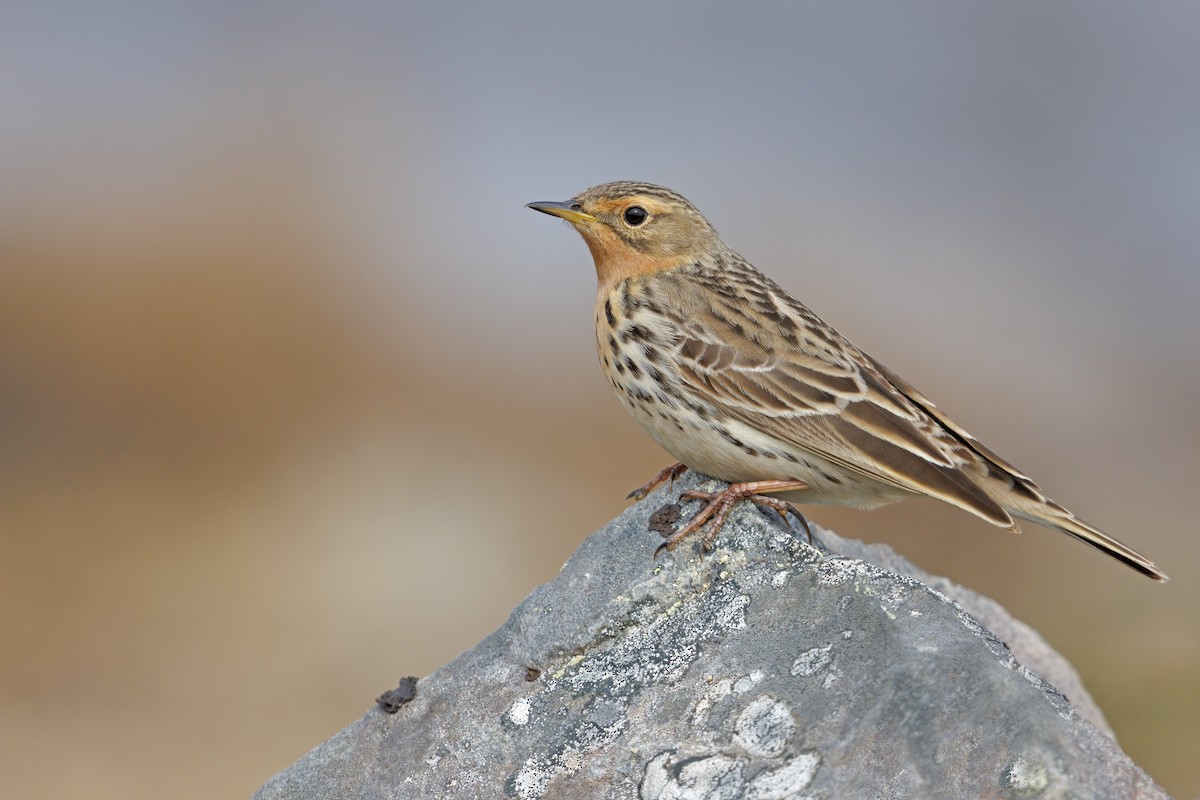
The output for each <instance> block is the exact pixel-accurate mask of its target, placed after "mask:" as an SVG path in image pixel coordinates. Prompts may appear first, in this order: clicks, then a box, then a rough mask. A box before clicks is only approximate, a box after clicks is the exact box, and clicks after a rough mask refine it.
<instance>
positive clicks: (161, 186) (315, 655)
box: [0, 2, 1200, 800]
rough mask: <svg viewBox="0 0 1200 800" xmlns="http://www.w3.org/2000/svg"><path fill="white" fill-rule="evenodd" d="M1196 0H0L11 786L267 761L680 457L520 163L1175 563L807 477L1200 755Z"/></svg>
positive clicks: (295, 747)
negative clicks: (823, 328) (659, 234)
mask: <svg viewBox="0 0 1200 800" xmlns="http://www.w3.org/2000/svg"><path fill="white" fill-rule="evenodd" d="M1198 23H1200V9H1197V8H1196V7H1194V6H1187V5H1179V4H1168V3H1161V4H1160V3H1149V4H1141V5H1139V6H1138V8H1137V9H1133V8H1132V7H1130V8H1126V7H1124V6H1122V5H1119V4H1114V5H1111V6H1109V5H1104V4H1093V3H1089V4H1086V5H1084V4H1069V3H1068V4H1056V5H1054V6H1049V5H1028V6H1021V7H1013V6H1007V5H1005V6H1000V5H992V6H984V7H980V6H970V7H967V6H962V5H959V4H953V3H946V4H940V5H939V4H927V5H922V6H920V7H919V8H916V7H913V8H908V9H900V8H899V7H895V6H893V5H892V4H887V3H878V4H875V5H874V6H870V5H867V6H857V5H856V6H855V7H854V8H853V9H852V8H851V7H849V6H843V5H840V4H839V5H837V6H833V5H830V6H829V7H825V8H819V7H809V6H796V7H792V6H789V5H784V4H780V5H773V4H762V5H758V6H754V7H752V8H743V7H738V8H734V7H732V6H730V7H725V6H722V5H718V4H712V5H709V4H691V3H689V4H671V3H664V4H654V5H652V6H648V5H638V4H627V3H622V2H617V3H605V4H603V5H600V6H597V5H593V6H591V7H586V8H585V7H579V8H575V7H566V6H563V5H562V4H551V3H543V4H520V5H515V6H512V5H504V6H496V7H495V8H483V7H478V8H474V9H464V8H461V7H454V8H452V7H450V6H449V5H446V6H438V5H437V4H420V5H418V4H406V3H400V4H395V3H390V4H383V3H379V4H351V5H349V6H347V5H342V6H339V7H338V8H337V9H336V10H333V9H331V8H330V9H326V8H323V7H321V6H317V5H312V4H307V5H305V4H301V5H295V4H254V5H249V4H233V3H228V4H223V3H206V4H189V3H175V4H171V3H167V4H158V5H154V6H142V5H137V4H126V5H122V4H120V3H118V4H115V5H114V4H105V8H104V9H101V8H100V7H99V6H96V5H91V4H85V3H80V2H74V3H71V2H68V3H65V4H60V5H57V6H53V7H51V4H28V5H21V4H17V6H16V7H15V8H13V9H10V10H8V11H6V12H5V24H4V26H3V28H2V29H0V67H2V69H0V74H2V75H4V78H3V80H0V99H3V101H4V108H5V114H4V119H3V124H2V126H0V601H2V603H0V609H2V610H0V637H2V639H0V640H2V641H3V642H4V647H3V651H2V653H0V749H2V750H3V752H5V753H6V754H7V755H8V759H7V765H6V767H5V781H4V782H5V784H6V787H7V788H8V791H9V793H10V794H11V795H12V796H33V795H36V796H45V797H88V798H110V797H111V798H150V797H162V796H170V797H174V798H182V799H183V800H186V799H187V798H193V797H194V798H201V797H205V798H207V797H214V796H235V797H236V796H245V795H248V794H249V793H250V792H252V791H253V790H254V789H255V788H256V787H257V786H258V785H259V784H260V783H261V782H262V781H264V780H265V779H266V778H268V777H269V776H270V775H271V774H273V773H274V772H276V771H278V770H279V769H282V768H283V767H285V766H287V765H288V764H289V763H290V762H292V761H293V760H295V759H296V758H298V757H299V756H300V755H301V754H302V753H303V752H304V751H306V750H307V749H308V748H310V747H312V746H314V745H316V744H318V743H319V742H320V741H322V740H323V739H325V738H326V737H327V736H329V735H331V734H332V733H334V732H335V731H336V730H338V729H339V728H341V727H342V726H344V725H345V724H347V723H349V722H350V721H352V720H353V719H355V718H356V717H358V716H359V715H360V714H361V713H362V712H363V711H364V710H365V709H367V708H368V707H369V706H370V705H371V704H372V701H373V698H374V697H375V696H376V695H378V694H379V693H380V692H382V691H383V690H385V689H388V688H390V687H391V686H393V685H394V684H395V682H396V680H397V679H398V678H400V677H401V676H403V675H407V674H413V675H423V674H427V673H429V672H431V671H432V670H434V669H436V668H437V667H438V666H439V665H441V664H442V663H444V662H446V661H447V660H449V659H450V658H452V657H453V656H455V655H456V654H457V653H459V652H460V651H462V650H464V649H466V648H469V647H471V646H472V645H473V644H474V643H475V642H476V641H478V640H479V639H480V638H482V637H483V636H484V635H485V634H487V633H488V632H489V631H491V630H492V629H494V628H495V627H496V626H497V625H499V624H500V623H501V622H502V621H503V620H504V618H505V617H506V616H507V613H508V611H509V609H511V608H512V607H513V606H514V605H515V604H516V603H517V602H519V601H520V599H521V598H522V597H523V596H524V595H525V594H526V593H528V592H529V591H530V590H531V589H532V588H533V587H534V586H535V585H537V584H538V583H541V582H544V581H547V580H549V579H551V578H552V577H553V576H554V575H555V573H556V571H557V569H558V567H559V566H560V565H561V564H562V562H563V561H564V560H565V559H566V558H567V557H568V556H569V555H570V553H571V552H572V551H573V550H574V548H575V547H576V546H577V545H578V544H579V542H580V541H581V540H582V539H583V538H584V537H585V536H586V535H587V534H588V533H589V532H591V531H592V530H594V529H595V528H597V527H599V526H601V525H603V524H604V523H605V522H606V521H607V520H608V519H610V518H611V517H612V516H614V515H616V514H617V513H618V512H619V511H620V510H621V509H622V508H623V507H624V504H625V501H624V500H623V499H622V498H623V497H624V494H625V492H627V491H628V490H629V489H631V488H633V487H634V486H635V485H638V484H640V483H642V482H643V481H645V480H646V479H647V478H648V477H649V476H650V475H651V474H653V472H654V471H656V470H657V469H658V468H660V467H662V466H664V465H665V464H666V463H667V462H668V460H669V459H668V458H667V457H666V456H665V454H663V453H661V452H659V451H658V450H657V449H656V447H655V446H654V445H653V444H652V443H651V442H650V441H649V440H648V439H647V438H646V437H645V436H644V435H643V434H642V433H641V432H640V431H639V430H638V429H637V427H636V425H635V424H634V423H633V422H632V420H630V419H628V418H627V417H626V416H625V414H624V412H623V411H622V410H621V408H620V407H619V405H618V403H617V401H616V400H615V398H613V397H612V396H611V393H610V390H609V389H608V387H607V384H606V383H605V381H604V379H603V378H602V377H601V374H600V370H599V368H598V366H597V364H596V359H595V355H594V350H593V342H592V336H593V334H592V329H591V303H592V292H593V285H594V277H593V275H592V271H591V264H590V257H589V256H588V253H587V250H586V248H585V247H584V246H583V244H582V242H581V241H579V240H578V237H576V236H575V235H574V234H573V233H571V232H570V231H568V230H565V229H564V228H563V227H562V226H560V225H555V224H551V221H550V220H548V219H547V218H545V217H541V216H539V215H536V214H534V213H533V212H531V211H528V210H526V209H524V208H523V205H524V203H526V202H529V201H533V200H548V199H566V198H567V197H569V196H570V195H572V194H574V193H575V192H577V191H579V190H581V189H583V188H585V187H586V186H588V185H591V184H595V183H599V182H603V181H607V180H614V179H619V178H634V179H642V180H652V181H657V182H661V183H664V184H667V185H669V186H671V187H673V188H676V189H678V190H680V191H682V192H683V193H684V194H686V195H687V196H688V197H689V198H691V199H692V200H693V201H695V202H696V203H697V205H698V206H699V207H700V208H701V209H702V210H703V211H704V212H705V213H706V214H707V215H708V216H709V217H710V218H711V219H712V220H713V222H714V223H715V225H716V226H717V228H718V229H719V230H720V231H721V233H722V234H723V235H724V237H725V239H726V240H727V241H728V242H730V244H732V245H733V246H734V247H735V248H737V249H738V250H739V251H741V252H742V253H743V254H744V255H746V256H747V257H748V258H750V259H751V260H752V261H753V262H754V263H756V264H758V265H759V266H760V267H762V268H764V269H765V270H766V271H768V272H770V273H771V274H772V275H773V277H775V278H776V279H777V280H778V281H779V282H780V283H782V284H783V285H784V286H786V287H788V288H789V289H790V290H792V291H793V292H794V293H795V294H796V295H797V296H798V297H800V298H801V299H802V300H803V301H805V302H807V303H808V304H809V305H811V306H812V307H813V308H814V309H816V310H817V312H818V313H820V314H822V315H823V316H824V317H825V318H826V319H827V320H829V321H830V322H832V323H833V324H835V325H836V326H838V327H839V328H840V329H841V330H842V331H843V332H844V333H846V334H848V335H849V336H850V337H851V338H852V339H854V340H855V341H856V342H857V343H858V344H860V345H861V346H863V347H864V348H865V349H866V350H867V351H868V352H871V353H872V354H873V355H875V356H877V357H878V358H880V360H882V361H883V362H884V363H886V364H888V365H889V366H890V367H892V368H893V369H895V370H897V371H898V372H900V373H901V374H903V375H905V376H906V377H907V378H908V379H910V380H911V381H912V382H914V383H915V384H916V385H917V386H919V387H921V389H922V390H923V391H924V392H925V393H926V394H928V395H930V396H931V397H932V398H933V399H934V400H935V401H937V402H938V403H939V405H940V406H942V407H943V408H945V409H947V410H949V411H950V412H951V413H952V414H953V415H954V416H955V417H956V418H957V419H958V420H959V421H960V422H961V423H963V424H964V425H965V426H966V427H967V428H968V429H969V430H971V431H972V432H973V433H975V434H976V435H977V436H979V438H981V439H982V440H983V441H984V442H985V443H987V444H989V445H990V446H992V447H994V448H995V449H997V450H999V451H1000V452H1001V453H1002V454H1003V455H1004V456H1005V457H1007V458H1009V459H1010V460H1012V461H1013V462H1015V463H1016V464H1017V465H1019V466H1020V467H1021V468H1022V469H1024V470H1026V471H1027V472H1029V473H1031V474H1032V475H1033V476H1034V477H1035V478H1036V479H1037V480H1038V481H1039V483H1041V485H1042V486H1043V487H1044V488H1046V489H1048V490H1049V491H1050V492H1051V494H1052V495H1053V496H1054V497H1055V498H1056V499H1058V500H1060V501H1062V502H1064V503H1065V504H1067V505H1068V506H1070V507H1071V508H1072V509H1074V510H1076V511H1078V512H1079V513H1081V514H1082V515H1083V516H1085V517H1087V518H1088V519H1090V520H1092V521H1094V522H1096V523H1098V524H1100V525H1102V526H1103V527H1104V528H1105V529H1107V530H1109V531H1111V532H1113V533H1115V534H1116V535H1118V536H1120V537H1121V538H1122V539H1124V540H1125V541H1127V542H1129V543H1130V544H1131V545H1133V546H1134V547H1136V548H1137V549H1139V550H1141V551H1142V552H1144V553H1146V554H1148V555H1149V556H1150V557H1151V558H1153V559H1155V560H1156V561H1157V562H1158V564H1159V565H1160V566H1162V567H1163V568H1164V569H1165V570H1166V571H1167V572H1168V573H1169V574H1171V576H1172V578H1173V580H1172V582H1171V583H1169V584H1167V585H1166V586H1157V585H1154V584H1152V583H1151V582H1150V581H1147V580H1145V579H1142V578H1140V577H1138V576H1137V575H1135V574H1134V573H1133V572H1131V571H1129V570H1127V569H1125V568H1123V567H1121V566H1120V565H1118V564H1116V563H1115V562H1111V561H1109V560H1108V559H1105V558H1103V557H1102V556H1099V555H1098V554H1095V553H1094V552H1093V551H1091V550H1089V549H1087V548H1084V547H1082V546H1080V545H1078V544H1075V543H1073V542H1071V541H1068V540H1067V539H1066V537H1062V536H1058V535H1055V534H1052V533H1050V532H1048V531H1045V530H1042V529H1039V528H1036V527H1033V526H1027V530H1026V533H1025V534H1024V535H1022V536H1021V537H1011V536H1006V535H1003V534H1002V533H1000V532H997V531H995V530H994V529H991V528H989V527H988V526H986V525H985V524H984V523H981V522H978V521H975V520H974V519H972V518H970V517H968V516H967V515H965V514H963V513H961V512H957V511H955V510H953V509H949V508H946V507H941V506H939V505H937V504H935V503H932V502H922V501H910V502H909V503H906V504H902V505H900V506H893V507H891V508H888V509H884V510H881V511H876V512H871V513H864V512H855V511H844V510H829V509H819V508H813V509H811V517H812V518H813V519H814V520H816V521H818V522H820V523H822V524H825V525H828V526H830V527H833V528H834V529H836V530H837V531H838V532H839V533H841V534H842V535H845V536H850V537H855V538H861V539H865V540H868V541H884V542H888V543H890V544H892V545H893V546H894V547H896V548H897V549H898V550H899V551H900V552H902V553H903V554H905V555H906V556H908V557H909V558H911V559H912V560H913V561H915V562H916V563H917V564H919V565H921V566H922V567H924V568H926V569H929V570H931V571H933V572H935V573H940V574H945V575H947V576H949V577H951V578H953V579H954V580H956V581H958V582H960V583H963V584H965V585H967V586H970V587H971V588H974V589H976V590H978V591H981V592H983V593H985V594H987V595H990V596H992V597H994V598H995V599H997V600H999V601H1000V602H1001V603H1003V604H1004V605H1005V606H1006V607H1007V608H1008V609H1009V610H1010V611H1012V612H1013V613H1014V614H1015V615H1016V616H1018V617H1019V618H1021V619H1022V620H1024V621H1025V622H1027V623H1029V624H1031V625H1032V626H1033V627H1035V628H1036V629H1038V630H1039V631H1040V632H1041V633H1042V634H1043V635H1044V636H1045V637H1046V638H1047V639H1048V640H1049V641H1050V643H1051V644H1052V645H1053V646H1054V647H1056V648H1057V649H1058V650H1059V651H1060V652H1062V653H1063V654H1064V655H1066V656H1067V657H1068V658H1069V659H1070V660H1071V661H1072V662H1073V664H1074V665H1075V667H1076V668H1077V669H1078V670H1079V672H1080V673H1081V674H1082V676H1083V679H1084V681H1085V683H1086V685H1087V686H1088V687H1089V689H1090V690H1091V692H1092V693H1093V694H1094V696H1095V697H1096V699H1097V701H1098V702H1099V704H1100V706H1101V707H1102V708H1103V710H1104V711H1105V713H1106V714H1107V715H1108V718H1109V721H1110V723H1111V724H1112V726H1113V728H1114V729H1115V730H1116V733H1117V735H1118V738H1119V740H1120V742H1121V744H1122V745H1123V746H1124V748H1125V749H1126V751H1127V752H1128V753H1129V754H1130V755H1131V756H1132V757H1133V759H1134V760H1135V761H1136V762H1137V763H1138V764H1139V765H1141V766H1142V767H1144V768H1145V769H1146V770H1147V771H1149V773H1150V774H1151V775H1152V776H1153V777H1154V778H1155V779H1156V780H1157V781H1159V782H1160V783H1161V784H1162V785H1163V786H1164V787H1165V788H1166V789H1167V790H1168V791H1169V792H1171V793H1172V794H1174V795H1176V796H1178V797H1189V796H1196V795H1198V794H1200V770H1198V769H1197V766H1196V760H1195V753H1196V752H1198V751H1200V588H1198V586H1200V582H1198V581H1200V559H1198V557H1197V556H1198V555H1200V544H1198V543H1197V537H1196V535H1195V530H1196V522H1195V512H1194V510H1193V508H1192V502H1191V501H1192V499H1193V493H1194V492H1195V485H1194V484H1195V478H1196V477H1197V466H1196V464H1197V462H1196V453H1197V452H1198V451H1200V423H1198V422H1197V419H1196V403H1197V400H1196V398H1197V396H1200V371H1198V370H1197V366H1196V365H1197V358H1196V347H1197V344H1200V319H1198V317H1197V315H1196V306H1197V302H1198V301H1200V266H1198V264H1200V262H1198V260H1197V259H1198V257H1200V226H1197V225H1196V222H1195V221H1196V218H1197V211H1198V209H1200V108H1198V107H1197V106H1196V104H1195V103H1194V102H1192V99H1193V98H1194V89H1195V85H1196V80H1197V78H1200V50H1198V49H1197V48H1195V47H1194V32H1195V31H1196V30H1197V24H1198ZM651 547H652V543H651V542H649V541H648V542H647V553H648V554H649V552H650V549H651Z"/></svg>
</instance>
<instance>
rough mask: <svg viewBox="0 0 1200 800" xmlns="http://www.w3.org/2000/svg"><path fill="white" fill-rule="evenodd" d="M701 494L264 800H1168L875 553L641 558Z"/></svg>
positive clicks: (992, 624) (946, 589) (1022, 671)
mask: <svg viewBox="0 0 1200 800" xmlns="http://www.w3.org/2000/svg"><path fill="white" fill-rule="evenodd" d="M696 485H700V486H706V487H707V488H715V487H717V486H719V484H716V483H715V482H705V481H703V480H702V478H700V477H699V476H690V475H689V476H685V478H684V479H683V480H681V481H678V482H677V483H676V485H675V491H673V492H670V493H668V491H667V490H666V489H665V488H664V489H660V490H658V491H657V492H655V493H654V494H653V495H651V496H650V497H649V498H647V499H646V500H644V501H643V502H641V503H639V504H638V505H636V506H634V507H632V508H630V509H629V510H628V511H627V512H626V513H624V514H623V515H621V516H620V517H619V518H618V519H616V520H614V521H613V522H612V523H611V524H609V525H608V527H606V528H604V529H603V530H601V531H599V532H597V533H596V534H595V535H593V536H591V537H590V538H589V539H587V540H586V541H585V542H584V543H583V545H582V546H581V547H580V548H579V550H578V551H577V552H576V553H575V555H573V556H572V557H571V559H570V560H569V561H568V562H567V564H566V565H565V566H564V567H563V569H562V571H561V572H560V574H559V575H558V576H557V577H556V578H555V579H554V580H553V581H551V582H550V583H547V584H546V585H544V586H541V587H539V588H537V589H536V590H534V592H533V593H532V594H531V595H530V596H529V597H528V598H526V599H525V601H524V602H522V603H521V605H520V606H518V607H517V609H516V610H515V611H514V612H513V613H512V616H511V617H510V618H509V620H508V621H507V622H506V623H505V624H504V626H503V627H501V628H500V629H499V630H497V631H496V632H495V633H493V634H492V635H490V636H489V637H487V638H486V639H485V640H484V641H482V642H481V643H479V644H478V645H477V646H476V647H475V648H474V649H472V650H470V651H468V652H466V653H464V654H463V655H461V656H459V657H458V658H456V659H455V660H454V661H452V662H450V663H449V664H447V665H446V666H444V667H442V668H441V669H439V670H438V671H437V672H435V673H434V674H432V675H430V676H429V677H427V678H422V679H421V680H420V682H419V683H418V684H417V689H416V696H415V698H414V699H413V700H412V701H411V702H408V703H406V704H404V705H403V706H401V707H400V709H399V711H398V712H397V713H395V714H386V713H384V712H383V711H381V710H379V709H372V710H370V711H368V712H367V714H366V715H365V716H364V717H362V718H361V719H360V720H358V721H357V722H355V723H353V724H352V725H350V726H349V727H347V728H346V729H345V730H343V731H341V732H340V733H338V734H337V735H336V736H334V737H333V738H332V739H330V740H329V741H328V742H326V743H325V744H323V745H321V746H319V747H317V748H316V749H314V750H313V751H312V752H310V753H308V754H307V755H306V756H304V757H303V758H302V759H300V761H298V762H297V763H296V764H294V765H293V766H291V767H289V768H288V769H287V770H285V771H284V772H282V773H280V774H279V775H277V776H276V777H274V778H273V779H271V780H270V781H269V782H268V783H267V784H266V785H265V786H263V787H262V788H261V789H260V790H259V791H258V793H257V794H256V795H255V797H256V798H260V800H274V799H275V798H351V797H353V798H440V797H447V798H451V797H454V798H457V797H462V798H491V797H519V798H575V797H579V798H634V797H638V798H646V799H647V800H651V799H654V800H683V799H684V798H740V797H747V798H761V799H762V800H768V798H779V799H782V798H805V797H811V798H860V797H861V798H911V797H947V798H958V797H962V798H980V797H994V798H1064V797H1071V798H1118V797H1120V798H1124V797H1140V798H1165V797H1166V794H1165V793H1164V792H1163V791H1162V790H1161V789H1160V788H1159V787H1158V786H1156V785H1155V784H1154V782H1153V781H1152V780H1151V779H1150V778H1149V777H1148V776H1147V775H1146V774H1145V773H1144V772H1142V771H1141V770H1140V769H1138V767H1137V766H1135V765H1134V764H1133V763H1132V762H1131V761H1130V760H1129V758H1128V756H1126V755H1125V754H1124V753H1123V752H1122V751H1121V749H1120V748H1119V747H1118V746H1117V744H1116V743H1115V742H1114V741H1113V739H1112V738H1111V733H1109V732H1108V729H1107V726H1106V725H1105V723H1104V720H1103V718H1102V717H1101V715H1100V713H1099V711H1098V709H1096V707H1095V705H1094V704H1093V703H1092V701H1091V699H1090V698H1089V697H1088V696H1087V694H1086V693H1085V692H1084V691H1083V689H1082V687H1081V686H1080V684H1079V681H1078V677H1077V676H1076V674H1075V672H1074V670H1073V669H1072V668H1071V667H1070V665H1069V664H1067V663H1066V662H1065V661H1064V660H1063V659H1062V657H1061V656H1059V655H1058V654H1056V653H1055V652H1054V651H1053V650H1051V649H1050V648H1049V647H1048V646H1047V645H1046V644H1045V642H1044V641H1042V640H1041V638H1040V637H1038V636H1037V634H1036V633H1034V632H1033V631H1031V630H1030V629H1029V628H1027V627H1026V626H1024V625H1022V624H1021V623H1020V622H1017V621H1016V620H1013V619H1012V618H1010V617H1009V616H1008V615H1007V614H1006V613H1005V612H1004V610H1003V609H1002V608H1000V606H999V605H997V604H995V603H993V602H992V601H990V600H987V599H986V598H982V597H980V596H978V595H975V594H973V593H971V592H969V591H967V590H964V589H962V588H960V587H957V586H955V585H953V584H952V583H950V582H949V581H946V580H945V579H943V578H936V577H932V576H930V575H927V574H925V573H923V572H921V571H920V570H918V569H917V568H915V567H913V566H912V565H911V564H909V563H907V562H906V561H904V560H903V559H902V558H900V557H899V556H896V555H895V554H894V553H893V552H892V551H891V550H889V549H888V548H886V547H882V546H869V545H863V544H861V543H858V542H853V541H848V540H845V539H842V538H840V537H838V536H836V535H834V534H832V533H829V532H827V531H822V530H819V529H818V530H815V531H814V533H815V534H816V536H815V538H814V545H815V546H812V547H810V546H809V545H808V544H807V542H806V540H805V537H804V535H803V533H799V534H797V532H796V531H795V530H793V529H792V528H789V527H788V526H787V524H786V523H784V522H783V521H782V520H781V519H780V518H779V517H778V516H777V515H775V514H773V513H771V514H767V513H764V512H761V511H759V510H758V509H757V508H755V507H753V506H751V505H749V504H744V503H743V504H740V505H739V507H738V508H737V509H736V510H735V511H734V513H733V514H732V515H731V517H730V519H729V522H728V523H727V524H726V526H725V529H724V531H723V532H722V534H721V536H720V537H719V539H718V540H717V548H716V550H715V551H713V552H712V553H708V554H706V555H705V556H704V557H703V558H700V557H699V555H698V554H697V552H696V542H695V541H694V540H688V541H686V542H684V543H683V544H682V545H681V546H680V547H679V548H678V549H677V550H676V551H675V552H674V553H664V554H663V555H662V556H661V557H660V558H659V559H658V560H656V561H655V560H652V559H651V553H652V552H653V550H654V547H655V546H656V544H657V543H658V542H657V538H656V537H655V536H654V535H653V534H650V533H648V532H647V523H648V521H649V519H650V517H651V515H652V514H653V513H654V512H655V511H656V510H658V509H659V508H660V507H662V506H663V505H664V504H668V503H671V502H673V501H674V499H675V497H676V495H677V492H678V490H679V489H681V488H688V487H691V486H696ZM697 505H698V504H695V503H690V504H687V505H685V508H684V515H685V518H686V517H687V516H688V515H690V514H691V513H692V512H693V511H694V510H695V508H696V507H697ZM531 668H532V669H531ZM1041 676H1045V677H1046V678H1048V679H1050V680H1052V681H1053V682H1054V685H1052V684H1051V683H1049V682H1047V680H1044V679H1043V677H1041ZM1056 686H1057V687H1058V688H1056ZM1060 690H1061V691H1060ZM1068 697H1069V698H1070V700H1068Z"/></svg>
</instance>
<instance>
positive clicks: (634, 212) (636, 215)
mask: <svg viewBox="0 0 1200 800" xmlns="http://www.w3.org/2000/svg"><path fill="white" fill-rule="evenodd" d="M648 216H650V215H649V214H647V213H646V209H644V208H642V207H641V206H630V207H629V208H627V209H625V222H626V223H628V224H629V225H631V226H633V227H634V228H636V227H637V226H638V225H641V224H642V223H643V222H645V221H646V217H648Z"/></svg>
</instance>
